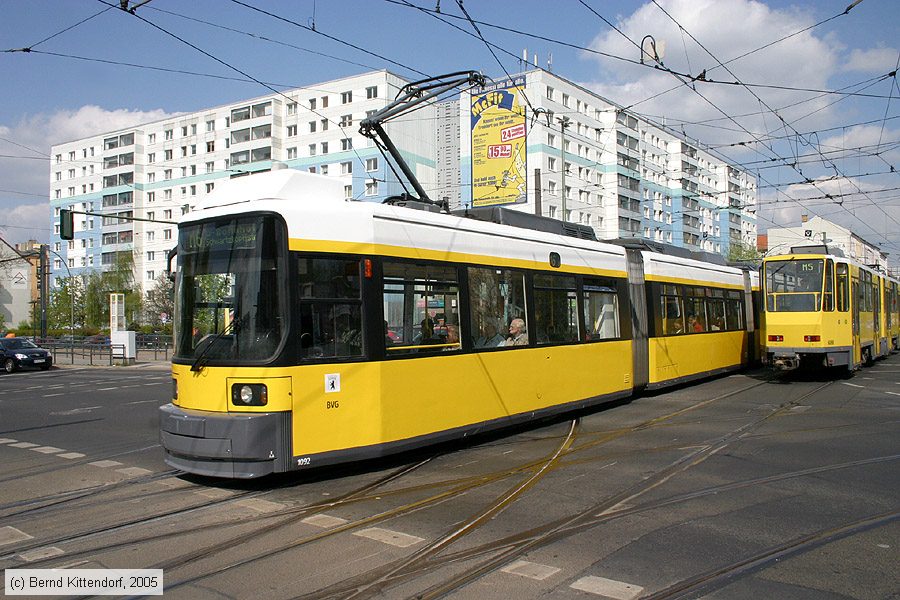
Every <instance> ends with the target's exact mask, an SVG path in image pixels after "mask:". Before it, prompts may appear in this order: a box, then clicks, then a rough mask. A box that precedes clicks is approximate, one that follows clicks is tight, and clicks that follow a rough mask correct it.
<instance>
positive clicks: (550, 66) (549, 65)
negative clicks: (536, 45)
mask: <svg viewBox="0 0 900 600" xmlns="http://www.w3.org/2000/svg"><path fill="white" fill-rule="evenodd" d="M547 70H548V71H553V53H552V52H551V53H550V54H549V55H548V56H547Z"/></svg>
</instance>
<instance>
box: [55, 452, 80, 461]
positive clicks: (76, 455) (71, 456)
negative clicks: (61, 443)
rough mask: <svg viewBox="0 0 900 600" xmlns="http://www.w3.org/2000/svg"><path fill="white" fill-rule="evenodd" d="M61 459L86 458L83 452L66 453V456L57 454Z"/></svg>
mask: <svg viewBox="0 0 900 600" xmlns="http://www.w3.org/2000/svg"><path fill="white" fill-rule="evenodd" d="M57 456H58V457H60V458H68V459H69V460H72V459H73V458H84V454H82V453H81V452H66V453H65V454H57Z"/></svg>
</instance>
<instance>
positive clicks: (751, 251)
mask: <svg viewBox="0 0 900 600" xmlns="http://www.w3.org/2000/svg"><path fill="white" fill-rule="evenodd" d="M762 258H763V253H762V252H760V251H759V250H757V249H756V248H754V247H753V246H749V245H747V244H743V243H740V242H732V243H731V245H730V246H729V247H728V256H727V260H728V262H742V261H760V260H762Z"/></svg>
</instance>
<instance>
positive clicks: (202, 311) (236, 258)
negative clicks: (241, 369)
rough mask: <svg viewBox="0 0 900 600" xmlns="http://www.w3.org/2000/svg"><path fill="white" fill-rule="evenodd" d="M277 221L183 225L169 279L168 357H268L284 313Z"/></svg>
mask: <svg viewBox="0 0 900 600" xmlns="http://www.w3.org/2000/svg"><path fill="white" fill-rule="evenodd" d="M283 247H284V226H283V224H282V223H281V222H280V221H279V220H277V219H276V218H275V217H272V216H259V215H257V216H252V217H247V216H240V217H237V216H235V217H228V218H225V219H221V220H216V221H208V222H203V223H198V224H194V225H187V226H183V227H181V228H180V230H179V234H178V273H177V277H176V282H175V319H176V324H177V327H176V340H175V355H174V358H175V359H183V360H193V361H200V360H202V361H203V362H204V363H205V362H207V361H208V362H210V363H211V364H240V363H245V362H247V363H259V362H260V361H266V360H268V359H271V358H272V357H274V355H275V353H276V351H277V350H278V348H279V347H280V346H281V342H282V339H283V337H284V335H285V328H286V319H285V318H284V317H285V314H286V311H287V301H286V291H285V287H284V280H285V278H284V277H283V276H282V277H279V273H281V274H284V273H286V272H287V270H286V266H285V264H284V263H285V258H284V251H283V250H282V248H283Z"/></svg>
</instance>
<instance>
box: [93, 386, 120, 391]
mask: <svg viewBox="0 0 900 600" xmlns="http://www.w3.org/2000/svg"><path fill="white" fill-rule="evenodd" d="M117 389H119V386H116V387H108V388H97V391H98V392H108V391H109V390H117Z"/></svg>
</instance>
